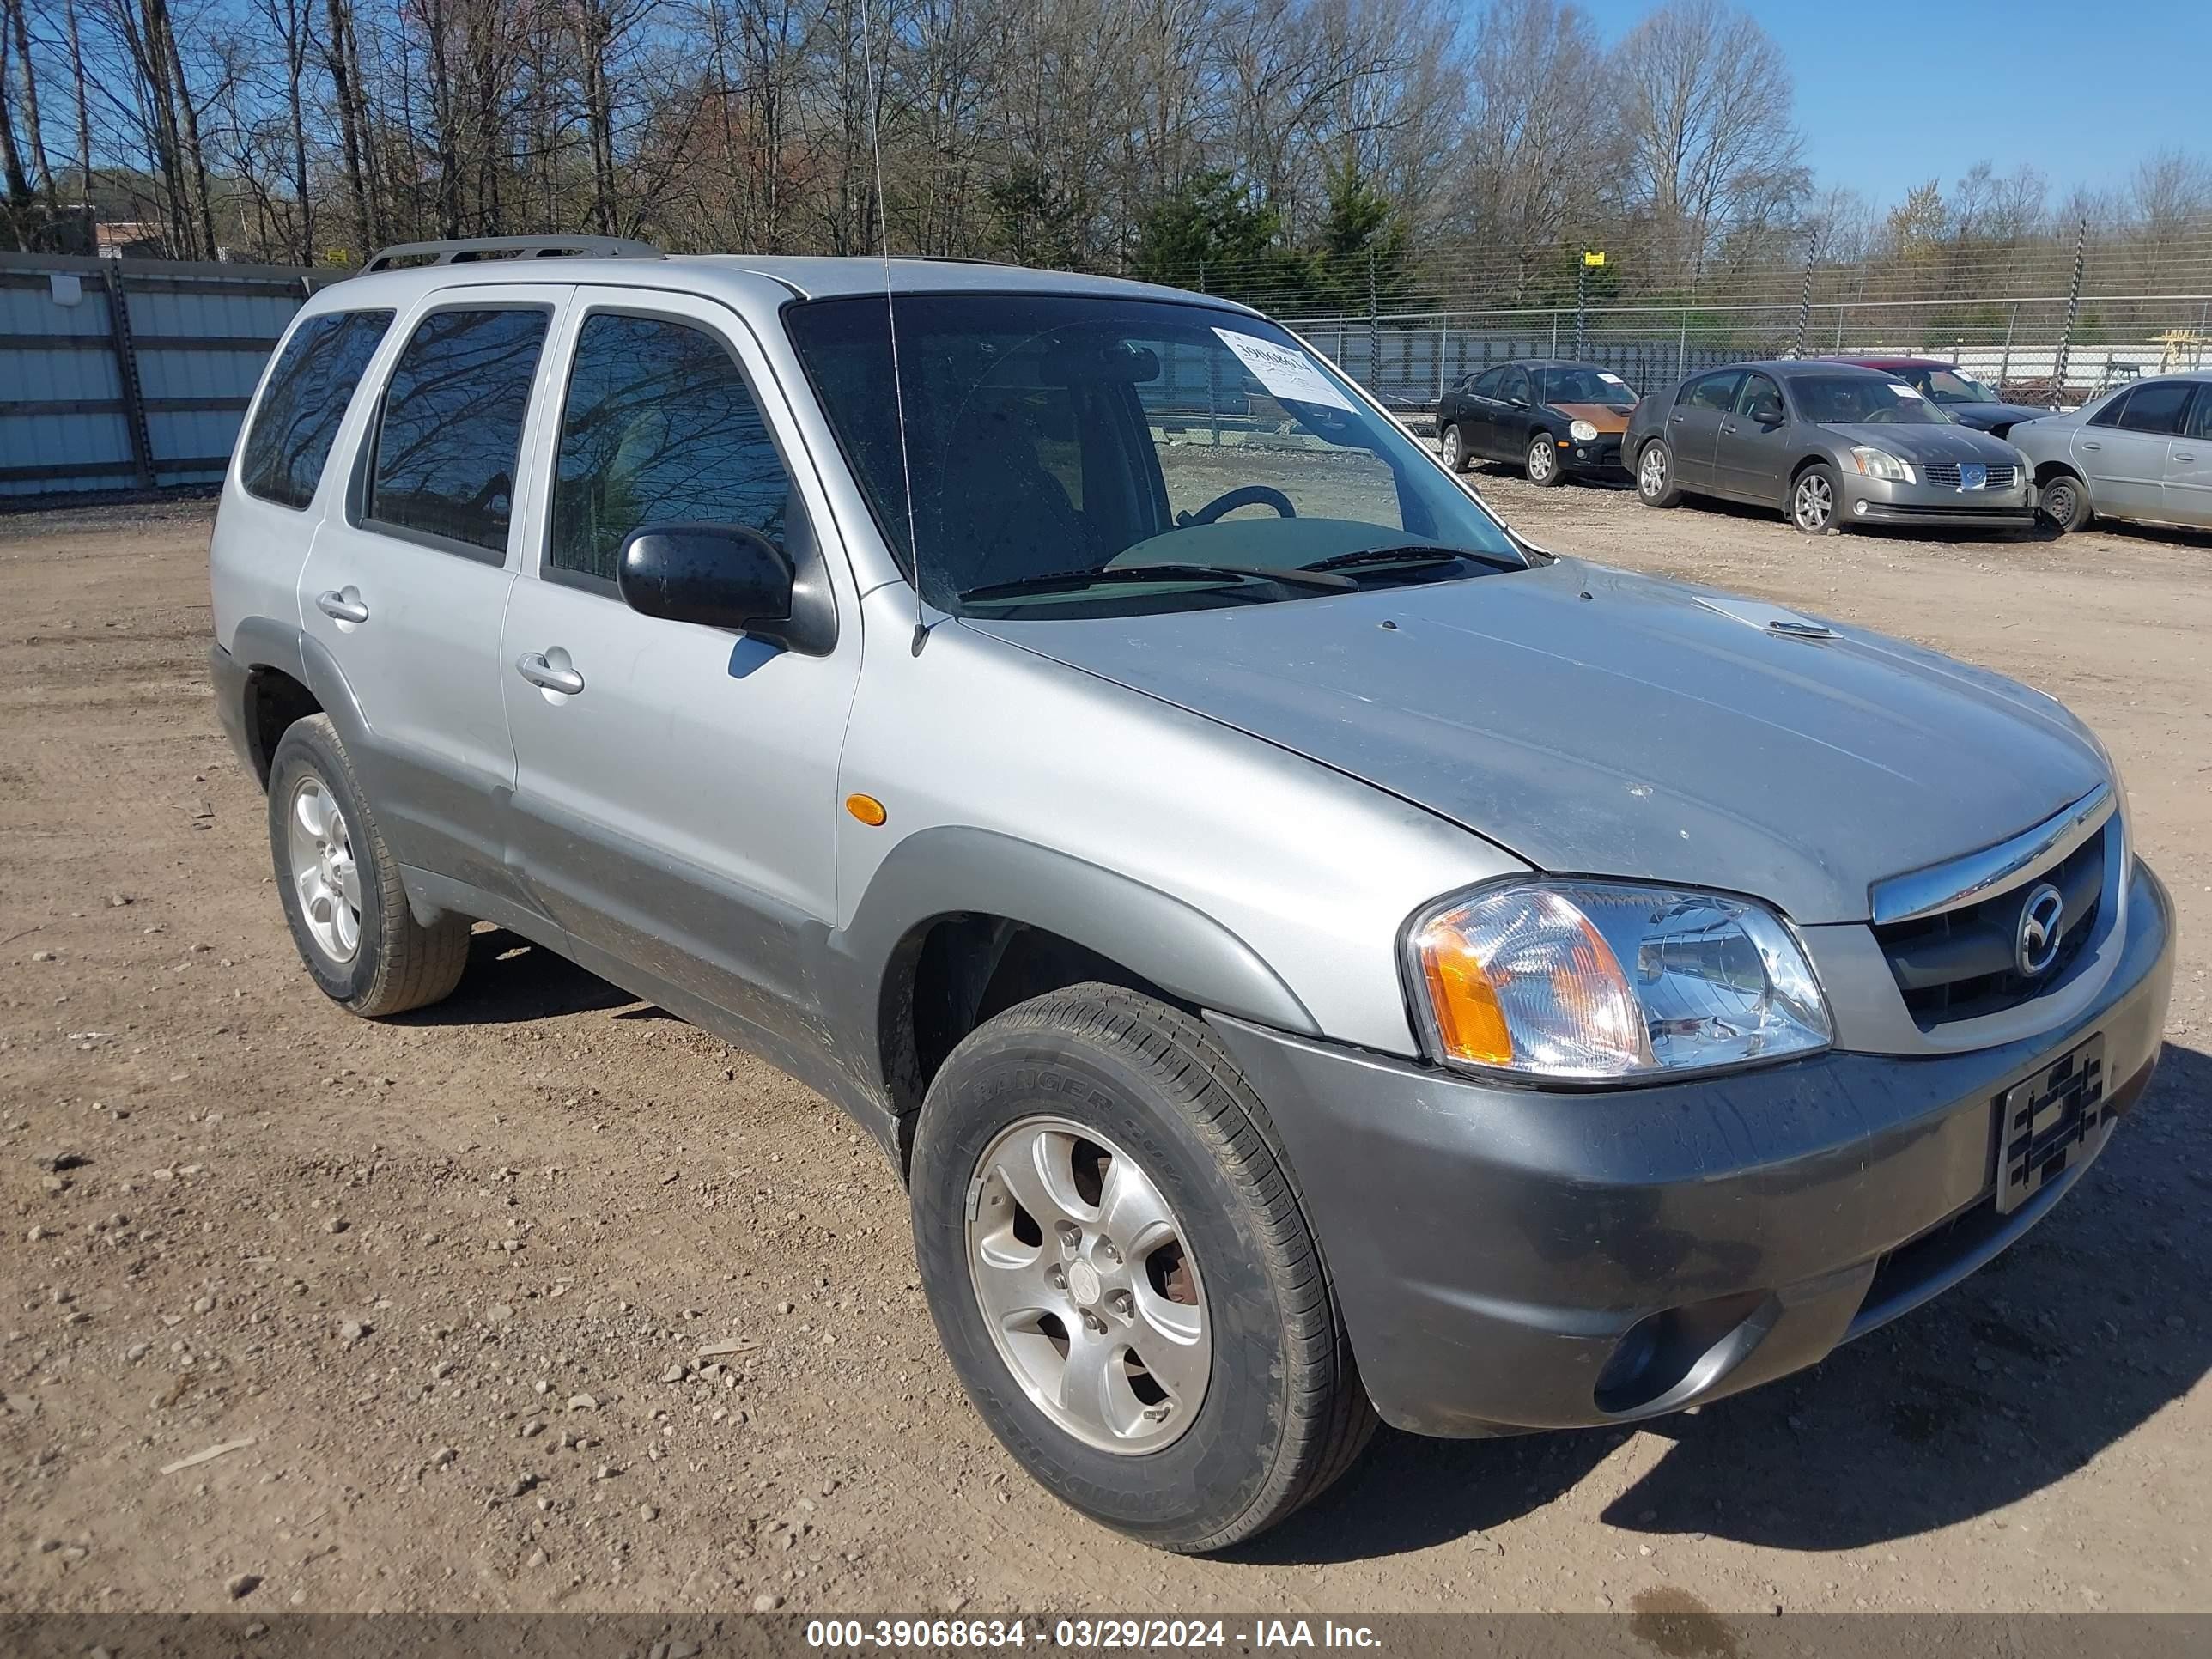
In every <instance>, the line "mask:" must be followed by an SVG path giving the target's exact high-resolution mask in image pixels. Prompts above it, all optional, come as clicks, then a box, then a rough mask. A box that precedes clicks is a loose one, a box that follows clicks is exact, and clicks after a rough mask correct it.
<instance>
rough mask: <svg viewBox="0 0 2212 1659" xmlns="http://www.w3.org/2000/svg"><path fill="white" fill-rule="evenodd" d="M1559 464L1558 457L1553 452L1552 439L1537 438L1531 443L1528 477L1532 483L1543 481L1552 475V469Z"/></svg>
mask: <svg viewBox="0 0 2212 1659" xmlns="http://www.w3.org/2000/svg"><path fill="white" fill-rule="evenodd" d="M1557 465H1559V462H1558V459H1556V458H1555V457H1554V456H1553V453H1552V441H1551V440H1550V439H1548V438H1537V439H1534V440H1533V441H1531V442H1530V443H1529V445H1528V477H1529V481H1530V482H1531V483H1543V482H1544V481H1545V480H1546V479H1547V478H1549V477H1551V476H1552V469H1553V467H1555V466H1557Z"/></svg>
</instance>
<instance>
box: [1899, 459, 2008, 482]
mask: <svg viewBox="0 0 2212 1659" xmlns="http://www.w3.org/2000/svg"><path fill="white" fill-rule="evenodd" d="M1920 471H1921V474H1922V476H1923V477H1925V478H1926V479H1927V480H1928V482H1929V483H1932V484H1935V485H1936V486H1937V487H1938V488H1940V489H1958V488H1960V481H1959V463H1958V462H1956V461H1930V462H1929V463H1928V465H1925V466H1923V468H1921V469H1920ZM1984 471H1986V472H1987V473H1988V474H1989V477H1988V480H1987V481H1986V482H1985V483H1984V484H1983V486H1982V488H1983V489H2011V488H2012V485H2013V473H2014V471H2015V468H2014V466H2013V465H2012V463H2011V462H2009V461H1992V462H1990V464H1989V465H1988V466H1987V467H1986V468H1984Z"/></svg>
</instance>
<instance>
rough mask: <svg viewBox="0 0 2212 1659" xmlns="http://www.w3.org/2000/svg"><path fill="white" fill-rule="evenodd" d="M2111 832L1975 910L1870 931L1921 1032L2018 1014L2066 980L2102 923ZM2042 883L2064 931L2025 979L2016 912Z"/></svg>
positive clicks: (2106, 828) (2104, 832)
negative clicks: (2053, 891)
mask: <svg viewBox="0 0 2212 1659" xmlns="http://www.w3.org/2000/svg"><path fill="white" fill-rule="evenodd" d="M2113 833H2115V829H2114V824H2113V823H2112V821H2107V822H2106V824H2105V826H2104V827H2103V828H2102V829H2099V830H2098V831H2097V833H2096V834H2095V835H2093V836H2090V837H2089V839H2088V840H2087V841H2085V842H2082V843H2081V846H2079V847H2077V848H2075V849H2074V851H2073V852H2071V853H2069V854H2067V856H2066V859H2065V861H2064V862H2063V863H2062V864H2060V865H2059V866H2057V868H2056V869H2053V870H2047V871H2045V872H2043V873H2042V874H2041V875H2039V876H2037V877H2036V878H2033V880H2031V881H2026V882H2021V883H2020V884H2017V885H2015V886H2013V887H2011V888H2008V889H2007V890H2005V891H2004V892H2002V893H1998V894H1996V895H1994V896H1991V897H1989V898H1985V899H1984V900H1982V901H1981V902H1979V903H1977V904H1970V905H1966V906H1964V907H1962V908H1960V909H1956V910H1946V911H1944V912H1943V913H1942V914H1941V915H1933V916H1921V917H1918V918H1916V919H1915V920H1913V921H1893V922H1888V923H1884V924H1880V925H1877V926H1876V927H1875V930H1874V935H1875V939H1876V940H1878V941H1879V942H1880V944H1881V951H1882V955H1883V956H1884V957H1887V959H1888V962H1889V971H1890V973H1891V975H1893V976H1894V977H1895V979H1896V981H1897V988H1898V989H1899V991H1900V992H1902V993H1903V994H1904V996H1905V1007H1906V1008H1907V1009H1908V1010H1910V1011H1911V1014H1912V1018H1914V1020H1915V1021H1917V1023H1918V1024H1919V1026H1920V1029H1921V1030H1923V1031H1926V1030H1934V1029H1935V1028H1936V1026H1938V1025H1944V1024H1949V1023H1950V1022H1952V1021H1954V1020H1960V1019H1975V1018H1979V1017H1980V1016H1982V1015H1984V1014H1994V1013H1997V1012H2002V1010H2004V1009H2007V1008H2012V1007H2016V1006H2019V1005H2020V1004H2021V1003H2023V1002H2026V1001H2028V1000H2030V999H2032V998H2034V997H2037V996H2040V995H2041V994H2043V993H2044V992H2045V991H2047V990H2049V989H2050V988H2051V986H2053V985H2054V984H2056V983H2057V981H2059V980H2060V979H2061V978H2062V977H2063V976H2064V975H2065V972H2066V969H2067V968H2068V966H2069V964H2070V963H2072V962H2073V961H2074V959H2075V957H2077V956H2079V955H2080V954H2081V950H2082V947H2083V946H2084V945H2087V944H2088V942H2089V940H2090V939H2091V938H2092V937H2093V935H2094V934H2095V933H2096V932H2097V928H2098V925H2099V922H2100V920H2101V918H2102V915H2103V909H2104V902H2105V894H2104V889H2105V837H2106V836H2108V835H2112V834H2113ZM2046 882H2048V883H2049V884H2051V886H2053V887H2056V888H2057V890H2058V892H2059V895H2060V896H2061V897H2062V898H2063V900H2064V901H2065V908H2064V911H2063V918H2064V920H2063V924H2062V929H2063V930H2062V932H2061V933H2060V935H2059V942H2058V954H2057V957H2055V958H2053V960H2052V961H2051V965H2050V966H2049V967H2048V968H2046V969H2044V970H2043V971H2042V972H2041V973H2039V974H2036V975H2026V974H2022V973H2021V971H2020V969H2019V965H2018V961H2017V956H2016V953H2017V951H2018V949H2019V941H2020V914H2021V906H2022V905H2024V904H2025V903H2026V902H2027V896H2028V895H2029V894H2030V893H2032V892H2033V891H2034V890H2036V889H2037V888H2039V887H2040V886H2042V885H2043V884H2045V883H2046Z"/></svg>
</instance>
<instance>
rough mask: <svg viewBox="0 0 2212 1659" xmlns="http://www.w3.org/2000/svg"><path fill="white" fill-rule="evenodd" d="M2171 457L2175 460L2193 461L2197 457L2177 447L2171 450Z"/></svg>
mask: <svg viewBox="0 0 2212 1659" xmlns="http://www.w3.org/2000/svg"><path fill="white" fill-rule="evenodd" d="M2173 459H2175V460H2177V461H2193V460H2195V459H2197V457H2196V456H2194V455H2192V454H2191V453H2189V452H2188V451H2187V450H2185V449H2177V450H2175V451H2174V452H2173Z"/></svg>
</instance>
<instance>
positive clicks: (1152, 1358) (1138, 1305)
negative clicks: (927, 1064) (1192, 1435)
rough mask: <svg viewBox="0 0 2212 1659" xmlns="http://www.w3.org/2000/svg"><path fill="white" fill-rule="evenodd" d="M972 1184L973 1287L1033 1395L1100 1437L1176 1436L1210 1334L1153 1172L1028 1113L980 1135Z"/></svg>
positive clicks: (1077, 1130) (1051, 1414)
mask: <svg viewBox="0 0 2212 1659" xmlns="http://www.w3.org/2000/svg"><path fill="white" fill-rule="evenodd" d="M968 1211H969V1220H968V1267H969V1277H970V1278H971V1279H973V1280H974V1282H975V1300H976V1303H977V1304H978V1306H979V1307H980V1308H981V1310H982V1314H983V1320H984V1323H985V1324H986V1325H987V1327H988V1328H989V1329H990V1333H991V1340H992V1342H993V1344H994V1346H996V1347H997V1349H998V1351H999V1357H1000V1359H1002V1360H1004V1361H1005V1362H1006V1369H1007V1370H1008V1371H1009V1372H1011V1373H1012V1376H1013V1378H1014V1381H1015V1382H1016V1383H1018V1384H1020V1386H1021V1389H1022V1391H1023V1393H1024V1394H1025V1395H1028V1396H1029V1398H1030V1401H1031V1403H1032V1404H1034V1405H1035V1406H1036V1407H1037V1409H1038V1410H1039V1411H1041V1412H1042V1413H1044V1414H1045V1415H1046V1416H1047V1417H1048V1418H1050V1419H1052V1421H1053V1422H1054V1424H1055V1425H1058V1426H1059V1427H1060V1428H1061V1429H1063V1430H1065V1431H1066V1432H1067V1433H1069V1434H1071V1435H1073V1436H1074V1437H1076V1438H1077V1439H1078V1440H1080V1441H1082V1442H1083V1443H1085V1444H1086V1445H1089V1446H1093V1447H1096V1448H1097V1449H1099V1450H1102V1451H1108V1452H1114V1453H1118V1454H1121V1455H1138V1454H1141V1453H1145V1452H1152V1451H1158V1450H1159V1449H1161V1448H1162V1447H1164V1446H1167V1445H1169V1444H1170V1443H1173V1442H1174V1441H1175V1440H1176V1439H1177V1438H1178V1437H1181V1436H1182V1433H1183V1431H1185V1430H1186V1429H1188V1427H1189V1426H1190V1425H1191V1423H1192V1421H1193V1420H1194V1419H1195V1418H1196V1417H1197V1415H1198V1408H1199V1404H1200V1401H1202V1400H1203V1399H1204V1398H1205V1395H1206V1382H1207V1379H1208V1377H1209V1376H1211V1374H1212V1363H1213V1336H1212V1325H1211V1323H1210V1321H1209V1318H1208V1316H1207V1312H1206V1291H1205V1286H1204V1284H1203V1282H1202V1281H1201V1280H1200V1277H1199V1271H1198V1263H1197V1261H1196V1259H1195V1258H1194V1255H1192V1253H1191V1250H1190V1248H1189V1246H1188V1243H1187V1235H1186V1234H1185V1233H1184V1231H1183V1229H1182V1224H1181V1223H1180V1222H1178V1221H1177V1220H1176V1216H1175V1212H1173V1211H1172V1210H1171V1209H1170V1208H1169V1207H1168V1203H1167V1200H1166V1199H1165V1198H1164V1196H1163V1195H1162V1194H1161V1192H1160V1189H1159V1188H1158V1186H1157V1185H1155V1184H1154V1182H1153V1181H1152V1177H1151V1176H1148V1175H1147V1174H1146V1173H1145V1171H1144V1170H1143V1169H1142V1168H1141V1167H1140V1166H1139V1164H1138V1163H1137V1161H1136V1160H1135V1159H1134V1158H1131V1157H1129V1156H1128V1154H1127V1153H1126V1152H1123V1151H1121V1148H1119V1147H1118V1146H1115V1145H1114V1144H1113V1143H1112V1142H1110V1141H1109V1140H1107V1139H1103V1137H1102V1136H1100V1135H1099V1134H1098V1133H1097V1131H1095V1130H1092V1129H1088V1128H1085V1127H1084V1126H1082V1125H1081V1124H1079V1123H1074V1122H1072V1121H1069V1120H1067V1119H1066V1118H1059V1117H1042V1116H1040V1117H1028V1118H1024V1119H1022V1120H1021V1121H1018V1122H1017V1123H1014V1124H1013V1125H1012V1126H1011V1127H1008V1128H1006V1130H1004V1131H1003V1132H1002V1133H1000V1135H999V1137H998V1138H997V1139H995V1140H994V1141H993V1142H992V1143H991V1145H990V1146H989V1147H988V1148H987V1150H986V1151H985V1152H984V1153H983V1156H982V1157H981V1159H979V1160H978V1161H977V1163H976V1166H975V1175H974V1177H973V1179H972V1181H971V1182H970V1184H969V1203H968Z"/></svg>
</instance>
